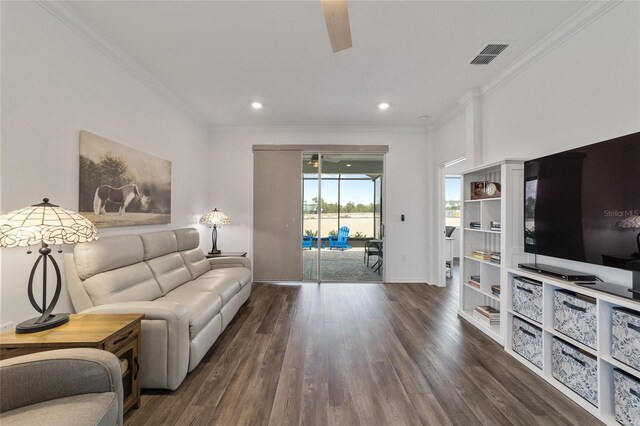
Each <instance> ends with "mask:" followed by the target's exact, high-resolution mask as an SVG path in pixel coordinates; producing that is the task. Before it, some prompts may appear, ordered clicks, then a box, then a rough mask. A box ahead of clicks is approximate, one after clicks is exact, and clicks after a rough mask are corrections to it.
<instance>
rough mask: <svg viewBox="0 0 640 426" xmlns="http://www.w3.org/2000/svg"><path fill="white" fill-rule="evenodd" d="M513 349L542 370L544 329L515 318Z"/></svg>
mask: <svg viewBox="0 0 640 426" xmlns="http://www.w3.org/2000/svg"><path fill="white" fill-rule="evenodd" d="M511 349H513V351H514V352H516V353H518V354H520V355H521V356H523V357H524V358H525V359H527V360H528V361H530V362H531V363H532V364H533V365H535V366H536V367H538V368H539V369H540V370H542V363H543V353H542V329H541V328H540V327H536V326H535V325H532V324H529V323H528V322H526V321H523V320H521V319H520V318H518V317H513V340H512V341H511Z"/></svg>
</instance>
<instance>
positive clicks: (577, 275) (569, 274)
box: [518, 263, 597, 282]
mask: <svg viewBox="0 0 640 426" xmlns="http://www.w3.org/2000/svg"><path fill="white" fill-rule="evenodd" d="M518 268H522V269H526V270H528V271H533V272H537V273H539V274H543V275H549V276H551V277H554V278H558V279H560V280H564V281H587V282H593V281H596V279H597V278H596V276H595V275H591V274H584V273H582V272H578V271H572V270H571V269H565V268H558V267H557V266H551V265H543V264H540V263H518Z"/></svg>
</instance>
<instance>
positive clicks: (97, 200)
mask: <svg viewBox="0 0 640 426" xmlns="http://www.w3.org/2000/svg"><path fill="white" fill-rule="evenodd" d="M139 197H140V191H138V186H137V185H135V184H129V185H124V186H121V187H120V188H114V187H112V186H109V185H101V186H99V187H98V189H96V195H95V196H94V197H93V212H94V213H95V214H97V215H100V214H107V211H106V210H105V205H106V204H107V201H110V202H112V203H114V204H119V205H120V209H119V210H118V213H119V214H125V211H126V209H127V207H128V206H129V204H131V202H132V201H133V200H134V199H135V198H139Z"/></svg>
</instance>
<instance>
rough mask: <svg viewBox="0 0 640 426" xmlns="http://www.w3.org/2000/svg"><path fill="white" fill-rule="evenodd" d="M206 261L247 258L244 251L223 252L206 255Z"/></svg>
mask: <svg viewBox="0 0 640 426" xmlns="http://www.w3.org/2000/svg"><path fill="white" fill-rule="evenodd" d="M206 257H207V259H211V258H212V257H247V252H246V251H223V252H220V253H218V254H208V253H207V254H206Z"/></svg>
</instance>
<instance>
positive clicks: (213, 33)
mask: <svg viewBox="0 0 640 426" xmlns="http://www.w3.org/2000/svg"><path fill="white" fill-rule="evenodd" d="M585 3H586V2H583V1H496V2H493V1H469V2H465V1H407V2H405V1H353V0H352V1H350V2H349V16H350V19H351V32H352V37H353V48H351V49H347V50H344V51H342V52H339V53H337V54H333V53H332V52H331V46H330V44H329V38H328V36H327V30H326V27H325V23H324V18H323V14H322V9H321V7H320V2H319V1H255V2H245V1H210V2H207V1H195V2H191V1H122V2H111V1H77V2H70V3H69V4H70V5H71V6H72V7H73V8H74V9H75V10H76V11H78V12H79V13H80V14H81V15H83V16H84V17H85V18H86V20H88V21H89V22H90V23H91V24H93V25H94V26H95V27H96V28H97V29H98V30H100V31H101V32H102V33H104V34H105V35H106V36H107V37H108V38H109V39H111V41H113V42H114V43H115V44H117V45H118V46H119V47H120V48H122V49H123V50H125V51H126V52H127V53H129V54H130V55H131V56H132V57H133V58H134V59H135V60H136V61H138V63H140V64H141V65H142V66H143V67H144V68H145V69H146V70H147V71H148V72H150V73H151V74H152V75H153V76H154V77H156V78H157V79H159V80H160V81H161V82H162V83H164V84H165V85H166V86H167V87H168V88H169V89H170V90H171V91H173V92H174V93H175V94H176V95H177V96H178V97H179V98H180V99H181V100H182V101H184V102H185V103H186V104H187V105H189V106H190V107H191V108H193V109H195V110H196V111H198V112H199V113H200V114H202V115H203V116H204V117H206V118H207V120H208V121H210V123H211V124H212V125H215V126H390V127H392V126H421V125H423V124H424V123H425V121H421V120H418V117H419V116H422V115H429V116H430V117H431V118H435V117H438V116H439V115H441V114H443V113H444V112H446V111H447V110H448V109H450V108H451V107H452V106H453V105H454V104H455V102H456V100H457V99H458V98H459V97H460V96H462V95H463V94H464V93H465V92H466V91H467V90H469V89H471V88H475V87H479V86H481V85H482V84H483V83H485V82H487V81H488V80H489V79H491V78H492V77H493V76H495V75H497V74H498V73H499V72H500V71H501V70H503V69H504V68H505V67H506V66H507V65H509V64H510V63H511V62H512V61H514V60H515V59H516V58H517V57H518V56H520V55H521V54H523V53H524V52H525V51H527V49H529V48H530V47H532V46H533V45H534V44H535V43H536V42H538V41H539V40H540V39H542V38H543V37H544V36H545V35H546V34H548V33H549V32H550V31H552V30H553V29H554V28H556V27H557V26H558V25H559V24H561V23H562V22H563V21H564V20H565V19H567V18H568V17H570V16H571V15H572V14H573V13H575V12H576V11H577V10H578V9H580V8H581V7H582V6H584V5H585ZM490 41H508V42H511V43H512V45H511V46H510V47H509V48H507V49H506V50H505V51H504V52H503V53H502V54H501V55H500V56H499V57H498V58H497V59H496V60H494V61H493V62H492V63H491V64H490V65H487V66H471V65H467V64H468V63H469V61H470V60H471V59H472V58H473V57H474V56H475V55H476V54H477V53H479V52H480V50H481V49H482V48H483V47H484V46H485V44H486V43H487V42H490ZM252 101H260V102H262V103H263V105H264V108H263V109H262V110H260V111H255V110H252V108H251V105H250V104H251V102H252ZM381 101H388V102H390V103H391V108H389V109H388V110H386V111H379V110H378V109H377V104H378V103H379V102H381Z"/></svg>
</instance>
